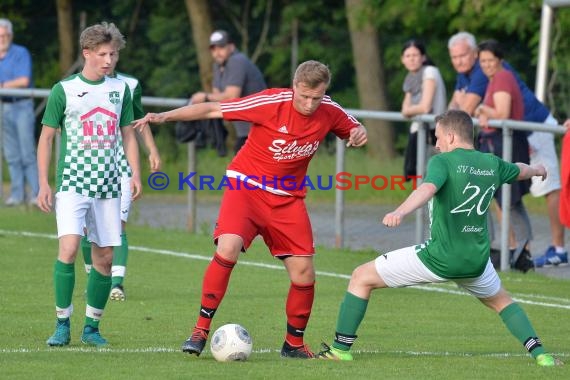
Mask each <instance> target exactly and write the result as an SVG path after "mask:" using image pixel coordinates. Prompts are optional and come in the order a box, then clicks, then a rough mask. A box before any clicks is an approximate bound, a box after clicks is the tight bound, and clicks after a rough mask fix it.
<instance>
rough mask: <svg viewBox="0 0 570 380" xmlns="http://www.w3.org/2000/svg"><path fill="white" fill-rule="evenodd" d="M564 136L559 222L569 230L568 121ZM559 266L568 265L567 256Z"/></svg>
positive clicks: (569, 151)
mask: <svg viewBox="0 0 570 380" xmlns="http://www.w3.org/2000/svg"><path fill="white" fill-rule="evenodd" d="M564 127H566V134H565V135H564V138H563V139H562V153H561V155H560V156H561V157H560V166H561V177H562V188H561V190H560V209H559V210H558V212H559V215H560V222H561V223H562V225H564V226H565V227H567V228H570V133H568V130H570V119H568V120H566V121H565V122H564ZM559 265H568V255H567V254H566V255H561V256H560V264H559Z"/></svg>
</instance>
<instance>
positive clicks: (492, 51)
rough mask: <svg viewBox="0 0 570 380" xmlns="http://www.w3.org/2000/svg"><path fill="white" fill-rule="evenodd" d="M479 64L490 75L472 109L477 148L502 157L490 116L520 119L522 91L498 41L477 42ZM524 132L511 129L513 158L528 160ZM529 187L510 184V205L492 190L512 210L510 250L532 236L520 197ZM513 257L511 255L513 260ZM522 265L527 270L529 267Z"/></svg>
mask: <svg viewBox="0 0 570 380" xmlns="http://www.w3.org/2000/svg"><path fill="white" fill-rule="evenodd" d="M479 65H480V66H481V69H482V70H483V73H484V74H485V76H486V77H487V78H488V79H489V84H488V86H487V90H486V92H485V97H484V99H483V103H481V104H479V105H478V106H477V108H476V109H475V116H476V117H478V118H479V125H480V126H481V130H480V132H479V150H480V151H481V152H485V153H493V154H495V155H496V156H498V157H502V156H503V130H502V129H497V128H491V127H489V120H490V119H512V120H522V118H523V115H524V103H523V98H522V93H521V91H520V89H519V86H518V84H517V80H516V78H515V76H514V74H513V73H512V72H511V71H509V70H506V69H505V68H504V67H503V50H502V48H501V46H500V45H499V43H498V42H497V41H495V40H488V41H483V42H481V43H480V44H479ZM526 136H527V133H526V132H525V131H519V130H514V131H513V137H512V139H513V157H512V161H513V162H522V163H525V164H528V163H529V161H530V158H529V151H528V140H527V138H526ZM529 188H530V181H529V180H523V181H517V182H515V183H513V184H511V201H510V205H505V204H504V203H503V200H502V197H501V191H496V192H495V199H496V200H497V202H498V203H499V206H500V207H501V210H503V211H504V210H509V209H510V212H511V231H510V232H511V234H510V235H511V237H510V242H509V244H510V249H511V252H514V251H515V250H516V249H517V247H519V246H522V245H526V244H525V242H526V241H527V240H531V239H532V228H531V225H530V219H529V217H528V214H527V212H526V209H525V207H524V204H523V200H522V197H523V196H524V195H525V194H528V192H529ZM524 254H525V255H526V257H527V258H530V253H528V250H527V248H526V247H525V249H524ZM515 259H516V258H513V260H515ZM523 259H524V256H523ZM512 264H514V263H512ZM520 269H522V268H520ZM525 269H526V270H528V269H529V268H525ZM526 270H525V271H526Z"/></svg>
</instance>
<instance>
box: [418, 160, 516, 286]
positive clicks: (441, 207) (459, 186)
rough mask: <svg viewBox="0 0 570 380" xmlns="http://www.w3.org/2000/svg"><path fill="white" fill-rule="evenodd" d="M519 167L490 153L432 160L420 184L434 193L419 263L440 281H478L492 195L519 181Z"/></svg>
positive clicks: (486, 244)
mask: <svg viewBox="0 0 570 380" xmlns="http://www.w3.org/2000/svg"><path fill="white" fill-rule="evenodd" d="M519 172H520V170H519V168H518V166H517V165H515V164H512V163H509V162H506V161H503V160H501V159H500V158H499V157H497V156H495V155H493V154H490V153H481V152H478V151H476V150H466V149H455V150H453V151H451V152H447V153H442V154H438V155H436V156H434V157H432V158H431V160H430V162H429V164H428V168H427V175H426V178H425V180H424V182H428V183H432V184H434V185H435V186H436V188H437V191H436V194H435V196H434V197H433V199H432V200H431V201H430V214H431V215H430V218H431V237H430V239H429V240H427V241H426V242H425V243H424V244H422V245H420V246H419V251H418V257H419V259H420V260H421V261H422V262H423V263H424V264H425V265H426V266H427V267H428V268H429V269H430V270H431V271H432V272H433V273H435V274H437V275H438V276H440V277H443V278H448V279H453V278H466V277H477V276H479V275H480V274H481V273H483V271H484V270H485V266H486V265H487V262H488V260H489V250H490V242H489V236H488V231H487V212H488V210H489V206H490V205H491V201H492V200H493V194H495V192H496V191H497V190H498V189H499V188H500V187H501V185H502V184H504V183H511V182H513V181H515V180H516V178H517V177H518V175H519Z"/></svg>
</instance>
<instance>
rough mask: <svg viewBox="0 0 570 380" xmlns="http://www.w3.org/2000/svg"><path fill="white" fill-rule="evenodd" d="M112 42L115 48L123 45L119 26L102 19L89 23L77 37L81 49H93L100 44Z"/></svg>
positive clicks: (119, 48) (124, 43)
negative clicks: (92, 23) (93, 23)
mask: <svg viewBox="0 0 570 380" xmlns="http://www.w3.org/2000/svg"><path fill="white" fill-rule="evenodd" d="M108 43H110V44H113V45H115V47H116V48H117V50H121V49H122V48H124V47H125V45H126V42H125V37H124V36H123V35H122V34H121V32H120V31H119V28H117V27H116V26H115V24H113V23H112V22H110V23H108V22H106V21H103V22H102V23H100V24H95V25H91V26H89V27H87V28H85V30H83V32H81V36H80V37H79V46H81V49H89V50H95V49H96V48H97V47H98V46H99V45H102V44H108Z"/></svg>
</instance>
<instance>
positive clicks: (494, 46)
mask: <svg viewBox="0 0 570 380" xmlns="http://www.w3.org/2000/svg"><path fill="white" fill-rule="evenodd" d="M482 51H488V52H491V53H492V54H493V55H494V56H495V57H497V58H499V59H503V57H504V55H505V54H504V52H503V48H502V47H501V44H500V43H499V42H498V41H496V40H486V41H483V42H481V43H480V44H479V52H482Z"/></svg>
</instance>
